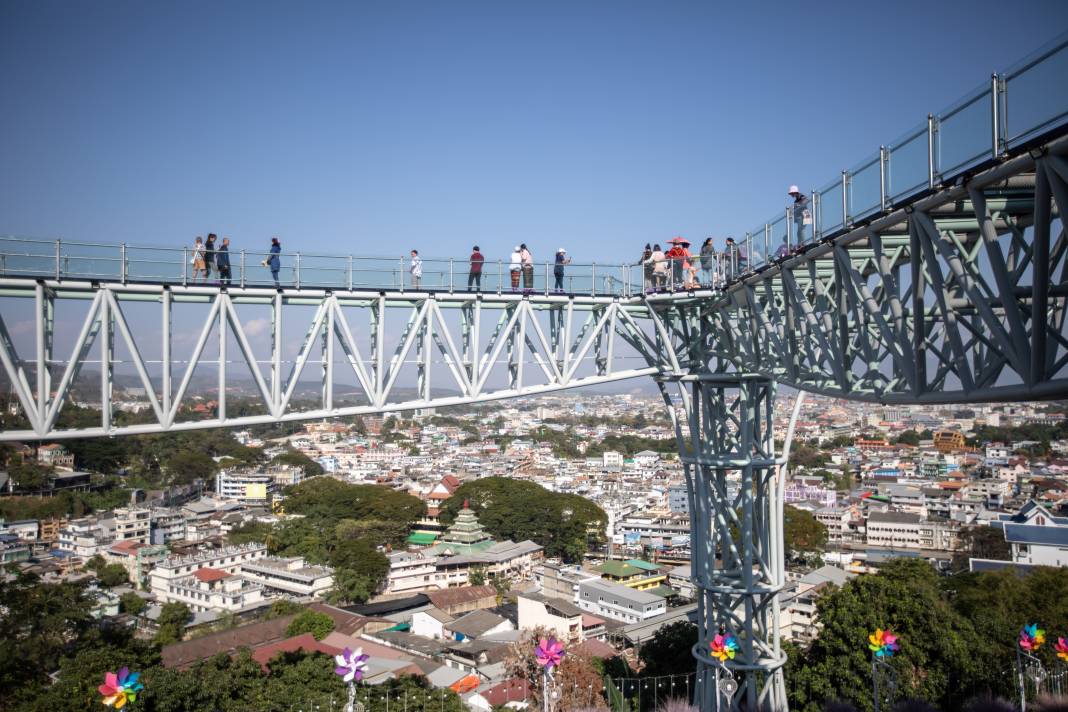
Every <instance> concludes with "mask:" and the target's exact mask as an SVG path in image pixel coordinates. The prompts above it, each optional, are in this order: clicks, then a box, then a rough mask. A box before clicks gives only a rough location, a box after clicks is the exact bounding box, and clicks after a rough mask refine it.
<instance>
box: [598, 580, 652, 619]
mask: <svg viewBox="0 0 1068 712" xmlns="http://www.w3.org/2000/svg"><path fill="white" fill-rule="evenodd" d="M578 605H579V608H581V609H582V610H584V611H587V612H588V613H592V614H594V615H596V616H604V617H606V618H611V619H612V620H617V621H623V622H624V623H637V622H639V621H643V620H646V619H647V618H652V617H653V616H659V615H661V614H663V613H665V612H666V611H667V601H666V600H665V599H664V598H662V597H660V596H657V595H655V594H652V593H646V592H645V591H638V590H635V589H633V588H629V587H627V586H624V585H622V584H618V583H609V582H607V581H602V580H600V579H597V580H594V581H583V582H582V583H580V584H579V599H578Z"/></svg>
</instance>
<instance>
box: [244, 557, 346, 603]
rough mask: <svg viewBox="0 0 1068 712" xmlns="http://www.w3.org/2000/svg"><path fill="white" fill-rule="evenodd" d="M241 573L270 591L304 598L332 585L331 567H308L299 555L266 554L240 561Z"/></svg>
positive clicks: (317, 594) (325, 590)
mask: <svg viewBox="0 0 1068 712" xmlns="http://www.w3.org/2000/svg"><path fill="white" fill-rule="evenodd" d="M241 575H242V576H243V577H244V578H246V579H248V580H250V581H255V582H256V583H259V584H262V585H263V586H264V587H265V588H267V589H269V590H270V591H275V592H278V593H288V594H293V595H295V596H303V597H313V598H315V597H318V596H321V595H322V594H324V593H326V592H327V591H329V590H330V589H331V588H332V587H333V585H334V570H333V569H332V568H330V567H329V566H311V565H309V564H307V563H305V562H304V559H301V558H299V557H294V558H289V559H285V558H279V557H275V556H265V557H263V558H261V559H256V560H255V561H250V562H248V563H245V564H242V565H241Z"/></svg>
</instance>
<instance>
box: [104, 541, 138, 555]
mask: <svg viewBox="0 0 1068 712" xmlns="http://www.w3.org/2000/svg"><path fill="white" fill-rule="evenodd" d="M142 546H144V544H142V543H141V542H139V541H132V540H129V539H127V540H126V541H117V542H115V543H114V544H112V545H111V550H112V551H114V552H115V553H116V554H126V555H128V556H133V555H134V554H135V553H136V552H137V550H138V549H140V548H141V547H142Z"/></svg>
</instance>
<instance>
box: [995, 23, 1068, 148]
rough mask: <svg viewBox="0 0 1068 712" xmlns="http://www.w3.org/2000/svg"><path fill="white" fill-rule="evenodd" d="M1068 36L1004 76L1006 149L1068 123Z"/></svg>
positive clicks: (1017, 65)
mask: <svg viewBox="0 0 1068 712" xmlns="http://www.w3.org/2000/svg"><path fill="white" fill-rule="evenodd" d="M1066 77H1068V36H1066V35H1062V36H1061V37H1060V38H1058V39H1056V40H1054V41H1053V42H1051V43H1050V44H1049V45H1047V46H1046V47H1043V48H1042V49H1040V50H1039V51H1037V52H1035V53H1034V54H1033V55H1031V56H1030V57H1028V58H1026V59H1024V60H1023V61H1021V62H1019V63H1017V64H1016V65H1014V66H1013V67H1011V68H1009V69H1008V70H1007V71H1006V72H1004V73H1003V74H1002V79H1003V82H1004V84H1003V86H1004V97H1003V100H1002V117H1001V126H1002V131H1003V135H1004V142H1005V146H1006V147H1010V148H1011V147H1012V146H1016V145H1018V144H1020V143H1023V142H1025V141H1027V140H1028V139H1030V138H1032V137H1033V136H1035V135H1037V134H1039V133H1041V132H1043V131H1045V130H1047V129H1050V128H1052V127H1054V126H1057V125H1058V124H1062V123H1064V122H1065V121H1068V80H1066V79H1065V78H1066Z"/></svg>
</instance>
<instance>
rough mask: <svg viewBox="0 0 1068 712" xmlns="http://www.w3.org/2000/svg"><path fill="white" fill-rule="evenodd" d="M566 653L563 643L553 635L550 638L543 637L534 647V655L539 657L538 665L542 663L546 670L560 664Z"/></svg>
mask: <svg viewBox="0 0 1068 712" xmlns="http://www.w3.org/2000/svg"><path fill="white" fill-rule="evenodd" d="M564 655H565V653H564V645H563V643H561V642H560V641H559V640H557V639H556V638H553V637H550V638H549V639H548V640H546V639H545V638H542V639H541V641H540V642H539V643H538V647H537V648H535V649H534V657H536V658H537V659H538V665H541V666H542V667H543V668H545V669H546V670H552V669H553V668H554V667H556V666H557V665H559V664H560V661H561V660H563V658H564Z"/></svg>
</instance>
